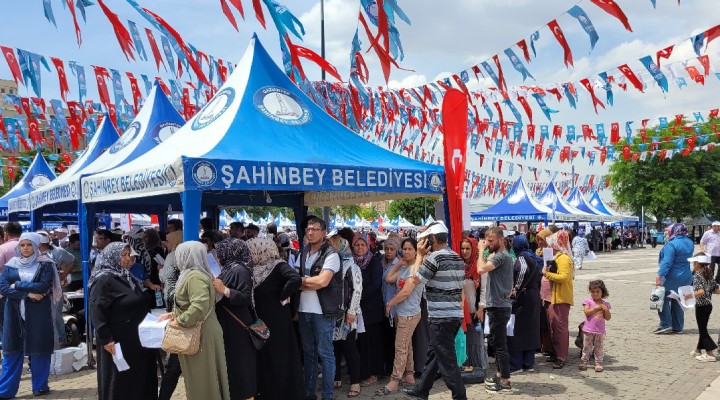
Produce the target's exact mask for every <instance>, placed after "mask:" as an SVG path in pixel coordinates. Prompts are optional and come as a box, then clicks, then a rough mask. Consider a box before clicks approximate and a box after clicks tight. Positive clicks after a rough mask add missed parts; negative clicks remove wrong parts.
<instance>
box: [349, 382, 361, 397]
mask: <svg viewBox="0 0 720 400" xmlns="http://www.w3.org/2000/svg"><path fill="white" fill-rule="evenodd" d="M358 396H360V385H359V384H357V383H356V384H354V385H350V390H349V391H348V394H347V397H358Z"/></svg>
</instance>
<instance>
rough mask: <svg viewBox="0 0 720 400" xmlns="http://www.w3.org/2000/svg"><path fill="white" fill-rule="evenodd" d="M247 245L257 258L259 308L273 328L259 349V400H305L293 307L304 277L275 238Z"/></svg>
mask: <svg viewBox="0 0 720 400" xmlns="http://www.w3.org/2000/svg"><path fill="white" fill-rule="evenodd" d="M247 245H248V247H249V248H250V255H251V257H252V261H253V267H252V281H253V282H252V284H253V297H254V299H255V311H256V312H257V316H258V318H260V319H262V320H263V321H264V322H265V324H266V325H267V326H268V329H270V339H268V341H267V342H266V343H265V347H263V348H262V350H260V351H258V357H257V386H258V396H257V397H256V399H262V400H285V399H288V400H300V399H304V398H305V392H304V391H303V375H302V374H301V373H300V371H302V363H301V362H300V348H299V347H298V345H297V339H296V338H295V329H293V325H292V313H291V306H290V297H291V296H292V295H294V294H296V293H297V292H298V290H300V284H301V283H302V279H301V278H300V275H299V274H298V273H297V271H295V270H294V269H293V268H292V267H290V265H289V264H288V263H287V262H285V261H283V260H282V258H281V257H280V253H279V251H278V247H277V245H276V244H275V242H273V241H272V240H270V239H259V238H255V239H252V240H250V241H248V242H247ZM218 251H219V250H218ZM278 382H282V384H281V385H279V384H278Z"/></svg>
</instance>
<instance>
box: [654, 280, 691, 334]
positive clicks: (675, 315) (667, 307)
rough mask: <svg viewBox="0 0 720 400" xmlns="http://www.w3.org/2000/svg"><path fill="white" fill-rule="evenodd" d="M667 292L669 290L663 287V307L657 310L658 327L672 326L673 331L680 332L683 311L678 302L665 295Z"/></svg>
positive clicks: (683, 319) (683, 315) (683, 317)
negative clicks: (658, 317)
mask: <svg viewBox="0 0 720 400" xmlns="http://www.w3.org/2000/svg"><path fill="white" fill-rule="evenodd" d="M669 294H670V290H668V289H665V299H664V300H663V309H662V311H658V315H659V316H660V328H672V330H673V331H675V332H682V330H683V326H684V325H685V311H684V310H683V308H682V306H680V303H678V302H677V301H675V300H673V299H671V298H668V297H667V296H668V295H669Z"/></svg>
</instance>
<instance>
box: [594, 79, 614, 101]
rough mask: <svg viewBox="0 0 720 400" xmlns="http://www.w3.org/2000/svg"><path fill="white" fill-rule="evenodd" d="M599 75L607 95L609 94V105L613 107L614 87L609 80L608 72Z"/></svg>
mask: <svg viewBox="0 0 720 400" xmlns="http://www.w3.org/2000/svg"><path fill="white" fill-rule="evenodd" d="M598 75H600V79H602V81H603V89H605V93H606V94H607V103H608V104H610V105H611V106H612V105H613V92H612V85H611V84H610V80H609V79H608V74H607V72H601V73H599V74H598Z"/></svg>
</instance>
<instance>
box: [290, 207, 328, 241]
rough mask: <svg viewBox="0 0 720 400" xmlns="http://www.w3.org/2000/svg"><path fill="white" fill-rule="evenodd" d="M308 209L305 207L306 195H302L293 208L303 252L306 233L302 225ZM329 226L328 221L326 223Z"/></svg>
mask: <svg viewBox="0 0 720 400" xmlns="http://www.w3.org/2000/svg"><path fill="white" fill-rule="evenodd" d="M307 210H308V209H307V207H305V194H304V193H301V194H300V196H299V198H298V202H297V205H295V206H294V207H293V213H295V230H296V231H297V235H298V241H299V242H300V250H302V246H303V236H305V232H304V231H303V230H302V229H300V223H301V222H302V221H303V220H304V219H305V217H307ZM325 223H326V224H327V223H328V221H325Z"/></svg>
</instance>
